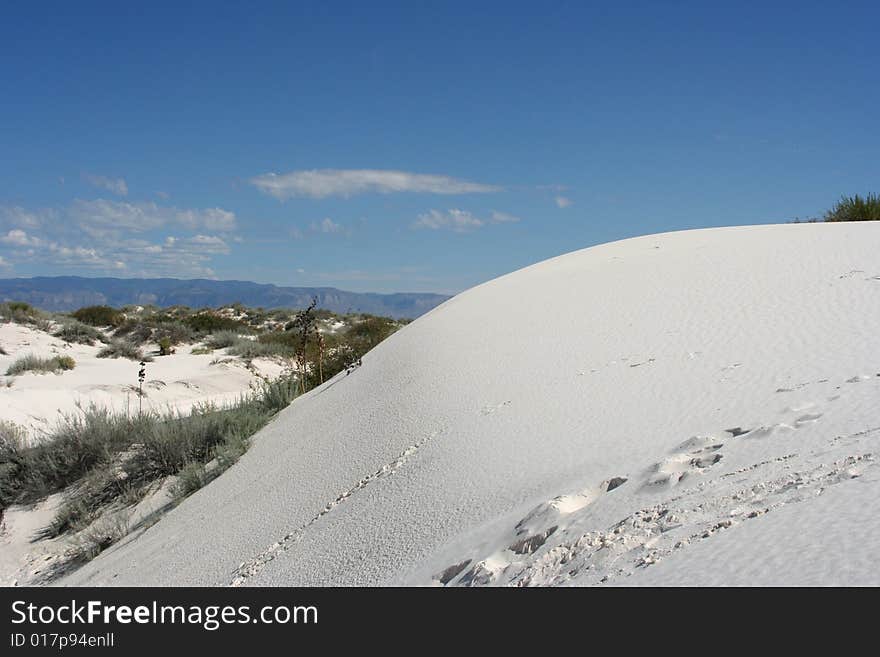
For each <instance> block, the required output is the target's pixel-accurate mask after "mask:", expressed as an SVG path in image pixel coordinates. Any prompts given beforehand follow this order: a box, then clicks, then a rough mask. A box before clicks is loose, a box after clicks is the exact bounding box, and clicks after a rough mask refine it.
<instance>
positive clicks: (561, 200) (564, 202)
mask: <svg viewBox="0 0 880 657" xmlns="http://www.w3.org/2000/svg"><path fill="white" fill-rule="evenodd" d="M554 200H555V201H556V207H559V208H567V207H569V206H571V204H572V200H571V199H570V198H568V197H566V196H557V197H556V198H555V199H554Z"/></svg>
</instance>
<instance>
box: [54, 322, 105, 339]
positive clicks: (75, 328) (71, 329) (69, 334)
mask: <svg viewBox="0 0 880 657" xmlns="http://www.w3.org/2000/svg"><path fill="white" fill-rule="evenodd" d="M52 335H54V336H55V337H56V338H60V339H61V340H64V341H65V342H71V343H76V344H87V345H93V344H95V343H96V342H107V341H108V339H107V336H106V335H104V334H103V333H102V332H101V331H99V330H98V329H96V328H95V327H93V326H90V325H88V324H84V323H82V322H81V321H79V320H77V319H68V320H67V321H65V322H63V323H62V324H61V327H60V328H58V329H57V330H56V331H55V332H54V333H53V334H52Z"/></svg>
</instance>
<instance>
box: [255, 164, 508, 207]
mask: <svg viewBox="0 0 880 657" xmlns="http://www.w3.org/2000/svg"><path fill="white" fill-rule="evenodd" d="M250 182H251V184H252V185H254V186H255V187H256V188H257V189H259V190H260V191H261V192H263V193H264V194H269V195H270V196H274V197H275V198H277V199H279V200H282V201H283V200H286V199H289V198H293V197H296V196H307V197H311V198H326V197H328V196H353V195H355V194H365V193H368V192H378V193H381V194H392V193H397V192H421V193H428V194H477V193H489V192H499V191H501V189H502V188H501V187H497V186H495V185H484V184H480V183H474V182H468V181H466V180H458V179H456V178H450V177H449V176H439V175H430V174H420V173H410V172H407V171H388V170H381V169H312V170H309V171H292V172H290V173H283V174H277V173H266V174H263V175H260V176H256V177H255V178H252V179H251V181H250Z"/></svg>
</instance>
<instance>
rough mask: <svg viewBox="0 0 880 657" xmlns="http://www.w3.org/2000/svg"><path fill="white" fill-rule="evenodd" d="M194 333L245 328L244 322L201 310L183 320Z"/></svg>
mask: <svg viewBox="0 0 880 657" xmlns="http://www.w3.org/2000/svg"><path fill="white" fill-rule="evenodd" d="M183 323H184V324H186V325H187V326H189V327H190V328H191V329H192V330H193V331H195V332H196V333H202V334H204V333H216V332H217V331H224V330H227V331H232V330H236V329H238V330H245V329H246V328H247V325H246V324H243V323H242V322H239V321H238V320H235V319H231V318H229V317H221V316H220V315H215V314H213V313H210V312H201V313H198V314H197V315H192V316H190V317H187V318H186V319H184V320H183Z"/></svg>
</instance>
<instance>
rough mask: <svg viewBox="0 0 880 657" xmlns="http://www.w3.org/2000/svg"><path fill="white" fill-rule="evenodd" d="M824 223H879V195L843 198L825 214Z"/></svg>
mask: <svg viewBox="0 0 880 657" xmlns="http://www.w3.org/2000/svg"><path fill="white" fill-rule="evenodd" d="M825 221H880V194H868V195H867V196H865V197H864V198H863V197H861V196H859V195H858V194H856V195H855V196H843V197H841V199H840V200H839V201H838V202H837V203H836V204H835V205H834V207H833V208H831V209H830V210H829V211H828V212H826V213H825Z"/></svg>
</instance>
